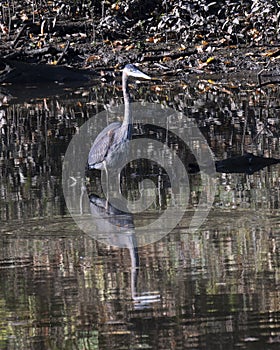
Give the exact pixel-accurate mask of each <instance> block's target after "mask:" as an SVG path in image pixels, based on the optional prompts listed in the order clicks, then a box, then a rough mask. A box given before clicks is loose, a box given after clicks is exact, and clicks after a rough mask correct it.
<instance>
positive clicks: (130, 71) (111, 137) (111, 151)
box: [88, 64, 151, 198]
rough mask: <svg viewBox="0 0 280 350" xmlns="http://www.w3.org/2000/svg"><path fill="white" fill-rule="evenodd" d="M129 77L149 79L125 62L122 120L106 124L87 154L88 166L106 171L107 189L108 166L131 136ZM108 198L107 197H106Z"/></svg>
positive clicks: (114, 165)
mask: <svg viewBox="0 0 280 350" xmlns="http://www.w3.org/2000/svg"><path fill="white" fill-rule="evenodd" d="M129 77H134V78H142V79H151V77H149V76H148V75H147V74H145V73H143V72H141V71H140V70H139V69H138V68H136V67H135V66H134V65H133V64H127V65H126V66H125V67H124V69H123V72H122V90H123V99H124V119H123V122H122V123H120V122H115V123H112V124H110V125H108V126H107V127H106V128H105V129H104V130H102V131H101V133H100V134H99V135H98V136H97V137H96V139H95V141H94V143H93V145H92V147H91V149H90V152H89V155H88V168H89V169H100V170H105V171H106V180H107V189H108V167H110V168H116V167H117V166H118V164H119V163H120V157H121V156H122V154H123V153H124V151H125V148H126V144H127V142H128V141H129V140H130V139H131V136H132V113H131V105H130V95H129V88H128V79H129ZM107 198H108V197H107Z"/></svg>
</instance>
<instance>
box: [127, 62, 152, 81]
mask: <svg viewBox="0 0 280 350" xmlns="http://www.w3.org/2000/svg"><path fill="white" fill-rule="evenodd" d="M123 74H126V75H127V76H128V77H134V78H142V79H151V77H149V76H148V75H147V74H145V73H143V72H141V71H140V70H139V69H138V68H137V67H135V66H134V65H133V64H127V65H126V66H125V67H124V69H123Z"/></svg>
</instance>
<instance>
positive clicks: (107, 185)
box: [104, 161, 109, 210]
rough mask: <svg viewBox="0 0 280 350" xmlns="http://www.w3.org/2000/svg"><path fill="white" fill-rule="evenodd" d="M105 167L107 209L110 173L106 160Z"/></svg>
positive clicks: (107, 204) (107, 205) (107, 206)
mask: <svg viewBox="0 0 280 350" xmlns="http://www.w3.org/2000/svg"><path fill="white" fill-rule="evenodd" d="M104 169H105V173H106V192H107V193H106V210H108V208H109V174H108V168H107V163H106V161H104Z"/></svg>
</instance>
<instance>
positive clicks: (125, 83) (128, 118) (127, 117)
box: [122, 74, 132, 126]
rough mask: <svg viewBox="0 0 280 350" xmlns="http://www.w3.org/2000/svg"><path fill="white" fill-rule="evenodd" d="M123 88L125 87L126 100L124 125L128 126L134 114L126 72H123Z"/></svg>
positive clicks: (124, 95)
mask: <svg viewBox="0 0 280 350" xmlns="http://www.w3.org/2000/svg"><path fill="white" fill-rule="evenodd" d="M122 89H123V100H124V118H123V125H124V126H127V125H129V124H131V122H132V115H131V110H130V95H129V91H128V76H127V75H126V74H123V77H122Z"/></svg>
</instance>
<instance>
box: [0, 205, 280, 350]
mask: <svg viewBox="0 0 280 350" xmlns="http://www.w3.org/2000/svg"><path fill="white" fill-rule="evenodd" d="M243 218H244V216H243V214H242V215H238V214H237V213H233V214H232V215H228V217H227V219H226V225H225V219H224V218H223V216H222V215H221V212H216V213H215V214H214V215H213V216H211V217H210V218H209V223H208V225H207V228H205V229H203V228H202V230H201V232H199V233H195V234H190V233H189V232H186V230H184V226H181V228H180V229H178V230H176V231H175V232H173V234H171V235H170V236H169V237H166V238H165V239H164V240H162V241H161V242H157V243H156V244H152V245H149V246H146V247H141V248H139V255H140V269H139V276H138V290H139V292H143V291H146V290H153V291H154V290H157V291H158V292H159V294H160V295H161V300H160V301H159V302H158V303H157V304H155V305H154V306H153V307H151V308H150V309H148V310H147V309H142V310H139V309H138V310H135V308H134V304H133V301H132V300H131V281H130V272H131V270H130V269H131V265H130V256H129V254H128V251H127V250H126V249H115V248H112V247H108V246H105V245H103V244H100V243H98V242H96V241H95V240H92V239H91V238H89V237H88V236H86V235H83V234H80V233H79V232H77V229H76V227H75V226H73V223H72V222H71V221H70V220H69V221H67V220H66V221H65V220H64V221H62V220H61V222H59V221H54V222H51V221H49V220H48V221H47V222H44V221H40V222H39V223H38V221H37V222H36V223H34V222H33V223H30V226H29V227H25V229H26V231H21V232H20V234H19V235H17V236H16V235H5V236H4V238H3V240H2V244H3V248H4V249H3V250H1V251H2V254H3V255H1V260H0V264H1V275H0V281H1V283H0V295H1V301H2V303H3V304H4V307H3V308H2V312H1V315H2V320H3V321H4V322H3V323H2V327H3V329H5V330H6V331H7V334H9V335H10V334H11V336H10V337H9V339H8V340H7V341H9V342H10V344H13V342H15V341H18V342H19V341H20V344H24V346H23V345H22V349H29V348H30V349H32V346H30V345H29V342H32V344H33V342H34V343H35V342H36V345H38V344H39V342H42V344H44V342H48V344H49V347H50V348H55V345H56V347H57V348H58V349H63V348H67V342H68V346H69V342H70V344H71V345H72V344H76V343H79V340H81V339H84V340H85V342H87V341H89V340H90V339H93V338H94V337H97V339H96V340H97V341H99V342H100V343H99V345H100V346H99V348H100V349H108V348H114V346H115V344H119V341H120V340H119V339H120V336H121V337H122V336H123V335H124V336H125V339H124V342H125V343H126V344H127V337H126V335H127V336H129V337H130V338H129V339H130V345H131V346H132V345H133V347H134V348H138V347H140V346H139V344H142V342H143V339H142V335H143V333H144V334H145V342H146V344H148V345H150V344H151V347H152V344H155V343H158V342H159V341H160V342H162V343H165V346H163V347H162V348H172V347H171V343H172V342H175V341H178V339H184V340H185V341H186V342H187V341H189V338H190V337H191V338H192V341H193V340H194V339H195V342H198V341H199V339H201V338H202V339H203V340H204V341H205V342H206V343H207V340H208V338H207V337H208V335H209V337H211V334H213V333H216V332H218V331H219V332H220V331H221V330H224V329H225V333H226V334H233V333H234V332H240V322H237V321H239V320H242V329H243V330H244V332H247V333H246V334H251V333H250V332H251V331H252V327H254V329H255V330H256V331H257V332H266V333H265V336H266V337H269V336H270V334H272V333H270V331H269V328H270V327H272V328H273V329H275V327H277V326H279V317H277V315H278V313H279V290H278V285H279V284H278V280H279V251H278V250H277V249H278V247H279V246H278V243H279V238H278V237H277V235H278V232H277V230H274V229H271V222H270V221H266V220H263V219H264V218H260V222H259V223H258V227H257V228H255V223H254V222H253V226H251V225H250V224H249V220H252V221H255V220H256V215H255V213H254V211H252V212H250V213H247V215H246V218H247V221H246V222H245V224H242V220H243ZM275 219H276V218H275ZM236 220H238V221H239V220H240V222H241V225H240V226H236V225H235V221H236ZM275 223H276V222H275ZM231 224H232V225H231ZM37 225H39V227H38V226H37ZM46 236H47V237H48V239H46ZM50 236H51V238H52V239H49V237H50ZM231 317H232V318H233V321H232V322H231V321H230V318H231ZM7 319H8V320H9V323H7ZM147 320H148V322H147ZM178 320H179V321H178ZM22 324H23V327H19V326H20V325H22ZM206 324H207V331H205V328H204V327H206ZM229 325H230V328H227V327H229ZM42 330H44V331H42ZM132 330H133V331H132ZM31 331H32V332H31ZM95 332H98V334H96V333H95ZM206 332H207V333H206ZM108 334H110V337H108ZM239 334H240V333H239ZM215 335H216V334H215ZM70 336H71V337H70ZM3 339H6V335H5V334H4V333H3V338H2V341H3ZM238 341H239V342H240V339H239V340H238ZM50 344H52V346H50ZM54 344H55V345H54ZM105 344H106V346H105ZM166 344H168V346H166ZM207 344H208V343H207ZM169 345H170V346H169ZM34 346H35V345H34ZM194 347H195V345H194ZM40 348H44V347H43V345H42V346H41V347H40ZM70 348H71V347H70ZM84 348H85V349H92V347H91V346H87V345H86V346H85V347H84ZM197 348H199V349H200V348H201V346H199V345H197Z"/></svg>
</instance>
